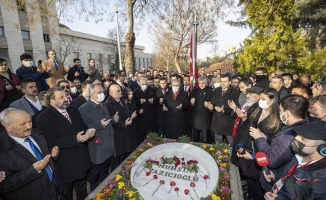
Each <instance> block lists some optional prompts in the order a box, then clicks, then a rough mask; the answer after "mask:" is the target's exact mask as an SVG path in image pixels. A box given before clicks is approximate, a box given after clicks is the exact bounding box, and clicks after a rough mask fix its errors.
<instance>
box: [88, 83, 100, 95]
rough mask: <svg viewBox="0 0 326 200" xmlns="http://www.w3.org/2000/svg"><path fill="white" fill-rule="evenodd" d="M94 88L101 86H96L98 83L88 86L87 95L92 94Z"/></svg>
mask: <svg viewBox="0 0 326 200" xmlns="http://www.w3.org/2000/svg"><path fill="white" fill-rule="evenodd" d="M96 86H99V87H102V85H100V84H98V83H95V84H94V83H93V84H92V85H91V86H89V93H90V94H94V89H95V87H96Z"/></svg>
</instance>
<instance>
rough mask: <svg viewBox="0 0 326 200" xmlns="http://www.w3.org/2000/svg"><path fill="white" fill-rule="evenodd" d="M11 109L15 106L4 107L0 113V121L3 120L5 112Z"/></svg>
mask: <svg viewBox="0 0 326 200" xmlns="http://www.w3.org/2000/svg"><path fill="white" fill-rule="evenodd" d="M12 110H16V108H6V109H4V110H3V111H2V112H1V113H0V122H1V121H3V118H4V117H5V115H6V114H7V113H9V112H10V111H12Z"/></svg>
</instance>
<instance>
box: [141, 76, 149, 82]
mask: <svg viewBox="0 0 326 200" xmlns="http://www.w3.org/2000/svg"><path fill="white" fill-rule="evenodd" d="M142 81H146V83H148V81H147V78H144V77H142V78H140V79H139V83H141V82H142Z"/></svg>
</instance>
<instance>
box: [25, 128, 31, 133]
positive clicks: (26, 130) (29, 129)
mask: <svg viewBox="0 0 326 200" xmlns="http://www.w3.org/2000/svg"><path fill="white" fill-rule="evenodd" d="M31 130H32V128H28V129H25V130H24V132H29V131H31Z"/></svg>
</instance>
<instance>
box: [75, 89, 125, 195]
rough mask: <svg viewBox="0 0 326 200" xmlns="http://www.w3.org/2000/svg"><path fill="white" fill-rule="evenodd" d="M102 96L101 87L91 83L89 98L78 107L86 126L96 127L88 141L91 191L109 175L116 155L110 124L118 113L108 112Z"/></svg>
mask: <svg viewBox="0 0 326 200" xmlns="http://www.w3.org/2000/svg"><path fill="white" fill-rule="evenodd" d="M104 98H105V96H104V90H103V87H102V86H101V85H96V84H95V85H94V84H93V85H92V86H91V87H90V98H89V99H88V101H87V102H86V103H85V104H84V105H82V106H81V107H79V109H78V110H79V112H80V115H81V117H82V118H83V120H84V122H85V124H86V125H87V127H88V128H94V129H96V135H95V137H94V138H93V139H92V140H91V141H90V142H89V143H88V149H89V155H90V157H91V162H92V165H91V169H90V171H89V177H90V189H91V191H93V190H94V189H95V188H96V187H97V186H98V185H99V184H100V183H101V182H102V181H103V180H104V179H105V178H106V177H107V176H108V175H109V169H110V161H111V157H113V156H114V157H115V156H116V151H115V147H114V130H113V127H112V124H113V123H117V122H118V120H119V115H118V113H114V114H112V115H110V114H109V110H108V109H107V108H106V106H105V105H103V104H102V102H103V101H104ZM111 116H112V117H111Z"/></svg>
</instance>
